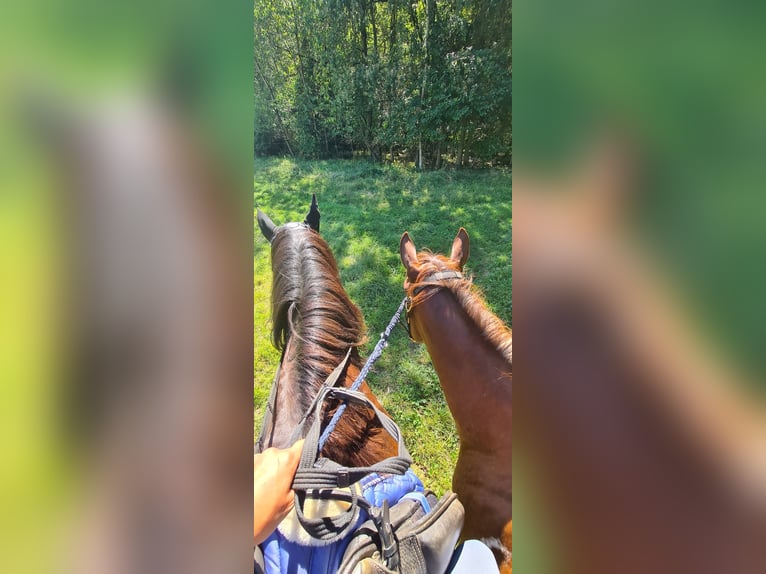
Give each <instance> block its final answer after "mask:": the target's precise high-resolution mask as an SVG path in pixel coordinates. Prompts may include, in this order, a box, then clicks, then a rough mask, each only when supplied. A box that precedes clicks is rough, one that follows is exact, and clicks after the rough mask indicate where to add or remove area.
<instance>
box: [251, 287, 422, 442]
mask: <svg viewBox="0 0 766 574" xmlns="http://www.w3.org/2000/svg"><path fill="white" fill-rule="evenodd" d="M409 302H410V298H409V297H405V298H404V299H402V302H401V303H400V304H399V308H398V309H397V310H396V312H395V313H394V315H393V317H391V320H390V321H389V323H388V326H387V327H386V329H385V331H383V332H382V333H381V334H380V339H379V340H378V342H377V344H376V345H375V348H374V349H373V351H372V353H371V354H370V356H369V357H368V358H367V361H366V362H365V363H364V366H362V369H361V370H360V371H359V375H358V376H357V377H356V379H354V382H353V383H352V384H351V386H350V387H349V390H351V391H357V390H358V389H359V387H360V386H361V384H362V382H364V379H365V378H366V377H367V374H368V373H369V372H370V369H371V368H372V365H373V364H374V363H375V361H377V360H378V359H379V358H380V356H381V355H382V354H383V350H384V349H385V348H386V347H387V346H388V338H389V337H390V336H391V332H392V331H393V330H394V327H395V326H396V324H397V323H398V322H402V325H403V326H404V328H405V329H406V330H407V332H408V333H409V326H408V325H406V324H405V322H403V321H402V320H401V316H402V311H404V309H405V307H407V305H409ZM286 351H287V345H285V348H284V349H283V351H282V357H281V358H280V359H279V365H277V371H276V373H275V374H274V381H273V382H272V384H271V393H270V395H269V400H268V402H267V403H266V414H265V417H264V421H263V424H262V426H261V433H260V435H259V436H258V440H257V441H256V443H255V452H256V453H259V452H262V451H263V447H264V445H265V439H266V435H267V434H269V433H270V432H272V430H273V422H274V411H275V408H276V397H277V392H278V388H279V372H280V371H281V370H282V363H283V362H284V359H285V355H286ZM350 354H351V349H349V351H348V352H347V353H346V356H345V358H344V359H343V360H342V361H341V363H340V364H339V365H338V366H337V367H336V368H335V370H334V371H333V372H332V373H331V374H330V376H329V377H328V378H327V380H326V381H325V382H324V383H323V384H322V387H321V388H320V389H319V392H318V393H317V396H319V395H321V394H322V393H324V392H325V391H326V390H327V389H329V388H333V387H335V383H336V382H337V381H338V378H339V377H340V374H341V372H342V371H343V370H344V369H345V366H346V364H347V363H348V359H349V356H350ZM346 405H347V403H346V402H344V403H343V404H341V405H340V407H339V408H338V410H337V411H335V414H334V415H333V417H332V419H331V420H330V422H329V423H328V424H327V427H325V429H324V432H323V433H322V435H321V436H320V437H319V440H318V446H317V449H318V450H317V452H319V451H321V450H322V448H324V445H325V443H326V442H327V440H328V439H329V438H330V435H331V434H332V431H333V430H335V427H336V426H337V425H338V421H339V420H340V417H341V416H342V415H343V412H344V411H345V410H346ZM312 410H313V408H312V407H309V409H308V410H307V411H306V412H305V413H304V414H303V417H302V418H301V421H302V422H303V421H305V420H306V418H307V417H308V416H309V415H310V414H311V411H312ZM299 426H300V425H299ZM295 438H296V439H297V438H299V437H295Z"/></svg>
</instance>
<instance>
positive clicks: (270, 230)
mask: <svg viewBox="0 0 766 574" xmlns="http://www.w3.org/2000/svg"><path fill="white" fill-rule="evenodd" d="M258 227H260V228H261V233H263V236H264V237H265V238H266V239H267V240H268V242H269V243H271V240H272V239H273V238H274V230H275V229H276V228H277V226H276V225H274V222H273V221H271V219H269V216H268V215H266V214H265V213H263V212H262V211H261V210H260V209H259V210H258Z"/></svg>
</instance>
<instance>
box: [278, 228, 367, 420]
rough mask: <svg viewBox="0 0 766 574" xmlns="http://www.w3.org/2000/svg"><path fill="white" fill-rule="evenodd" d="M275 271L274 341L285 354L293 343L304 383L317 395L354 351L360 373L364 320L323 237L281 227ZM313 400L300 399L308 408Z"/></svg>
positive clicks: (308, 395) (353, 359)
mask: <svg viewBox="0 0 766 574" xmlns="http://www.w3.org/2000/svg"><path fill="white" fill-rule="evenodd" d="M271 268H272V275H273V280H272V281H273V282H272V294H271V305H272V308H271V317H272V321H273V330H272V340H273V343H274V346H276V347H277V349H279V350H284V349H285V346H286V345H287V342H288V340H289V339H291V338H292V339H293V340H292V342H291V353H293V354H294V356H295V362H294V363H293V369H294V371H295V372H298V373H300V374H301V384H302V385H305V386H306V387H307V388H308V389H311V390H313V391H316V390H318V389H319V387H320V386H321V384H322V383H323V382H324V380H325V379H326V378H327V376H328V375H329V374H330V373H331V372H332V370H333V369H334V368H335V367H336V366H337V365H338V363H340V362H341V360H342V359H343V357H344V356H345V354H346V351H347V350H348V348H349V347H352V349H353V350H352V352H351V359H350V360H351V364H352V365H354V366H356V367H357V368H359V366H360V359H359V353H358V350H357V348H358V347H359V346H360V345H362V344H363V343H364V342H365V326H364V319H363V318H362V313H361V311H360V310H359V308H358V307H357V306H356V305H354V303H353V302H352V301H351V299H349V297H348V295H347V294H346V291H345V289H343V285H342V284H341V282H340V275H339V273H338V266H337V263H336V262H335V257H334V256H333V254H332V252H331V251H330V248H329V246H328V245H327V243H326V242H325V240H324V239H322V237H321V236H320V235H319V233H317V232H316V231H314V230H312V229H311V228H309V227H308V226H304V225H295V224H291V225H287V226H282V227H281V228H278V229H277V232H276V234H275V235H274V239H273V241H272V244H271ZM314 395H315V393H314V392H307V393H302V394H301V397H300V399H301V401H300V402H301V404H302V406H303V408H304V409H306V408H308V407H309V405H310V403H311V401H312V399H313V398H314Z"/></svg>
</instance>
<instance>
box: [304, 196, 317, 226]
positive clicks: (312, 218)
mask: <svg viewBox="0 0 766 574" xmlns="http://www.w3.org/2000/svg"><path fill="white" fill-rule="evenodd" d="M319 217H320V215H319V205H317V194H316V193H312V194H311V208H310V209H309V212H308V215H306V219H304V220H303V223H308V225H309V227H310V228H311V229H313V230H314V231H316V232H317V233H319Z"/></svg>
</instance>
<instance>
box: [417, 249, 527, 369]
mask: <svg viewBox="0 0 766 574" xmlns="http://www.w3.org/2000/svg"><path fill="white" fill-rule="evenodd" d="M417 256H418V264H419V266H420V270H419V271H418V276H417V278H416V279H415V281H413V282H411V283H410V284H409V286H408V288H407V295H408V296H409V297H410V298H411V300H412V306H413V307H414V306H416V305H418V304H419V303H422V302H423V301H424V300H425V299H427V298H428V297H430V296H431V295H433V294H434V292H435V291H434V290H433V289H425V290H421V291H420V292H419V293H417V294H415V289H416V288H419V287H422V286H424V285H433V286H438V287H441V288H443V289H447V290H449V291H450V292H451V293H452V295H454V297H455V299H456V300H457V302H458V303H459V304H460V306H461V307H462V308H463V310H464V311H465V312H466V313H467V314H468V316H469V317H470V318H471V319H472V320H473V321H474V322H475V323H476V325H477V326H478V327H479V330H480V331H481V332H482V334H483V335H484V337H485V338H486V339H487V341H489V342H490V343H491V344H493V345H494V346H495V348H496V349H497V350H498V352H499V353H500V354H501V355H503V357H504V358H505V359H506V360H507V361H508V363H509V364H510V365H512V364H513V334H512V331H511V329H509V328H508V327H507V326H506V324H505V323H503V321H502V320H500V318H499V317H498V316H497V315H495V314H494V313H493V312H492V311H490V310H489V307H487V303H486V300H485V299H484V295H483V293H482V292H481V289H479V287H477V286H476V285H474V283H473V278H472V277H466V278H464V279H461V280H454V281H441V282H439V281H426V278H427V277H428V276H429V275H432V274H434V273H438V272H440V271H457V272H460V271H461V270H460V267H459V265H458V264H457V262H455V261H452V260H451V259H449V258H447V257H445V256H443V255H439V254H437V253H432V252H431V251H428V250H423V251H420V252H418V254H417Z"/></svg>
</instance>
